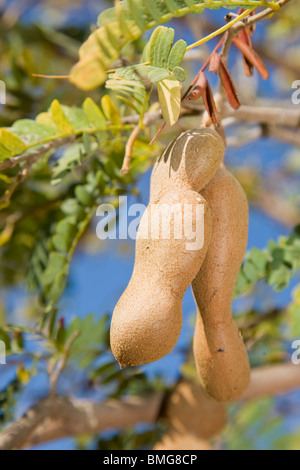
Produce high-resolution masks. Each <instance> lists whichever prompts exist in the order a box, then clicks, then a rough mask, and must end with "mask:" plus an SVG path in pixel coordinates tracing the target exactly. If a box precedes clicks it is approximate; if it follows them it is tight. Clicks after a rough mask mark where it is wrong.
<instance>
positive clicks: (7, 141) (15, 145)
mask: <svg viewBox="0 0 300 470" xmlns="http://www.w3.org/2000/svg"><path fill="white" fill-rule="evenodd" d="M0 141H1V144H2V145H4V147H5V148H6V149H7V150H9V151H10V152H11V153H12V154H13V155H18V154H20V153H22V152H24V150H25V149H26V145H25V144H24V142H23V141H22V140H21V139H19V137H17V136H16V135H14V134H12V133H11V132H9V131H8V130H7V129H1V131H0Z"/></svg>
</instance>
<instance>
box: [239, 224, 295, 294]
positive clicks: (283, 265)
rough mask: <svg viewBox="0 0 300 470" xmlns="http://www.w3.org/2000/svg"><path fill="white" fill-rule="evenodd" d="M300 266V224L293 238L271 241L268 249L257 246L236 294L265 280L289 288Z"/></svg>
mask: <svg viewBox="0 0 300 470" xmlns="http://www.w3.org/2000/svg"><path fill="white" fill-rule="evenodd" d="M299 269H300V226H298V227H296V228H295V229H294V231H293V233H292V234H291V235H290V236H289V237H282V238H280V240H279V241H278V242H277V243H275V242H274V241H271V242H270V243H269V246H268V248H267V249H266V250H263V251H261V250H258V249H257V248H253V249H252V250H251V251H250V252H249V253H247V255H246V260H245V263H244V264H243V266H242V268H241V270H240V273H239V276H238V279H237V283H236V288H235V296H236V297H237V296H239V295H241V294H243V293H245V292H247V291H249V290H250V289H251V287H253V286H254V285H255V284H256V283H257V282H258V281H260V280H261V279H265V281H266V282H267V284H269V285H271V286H273V287H274V289H275V290H276V291H280V290H283V289H285V288H286V287H287V286H288V285H289V283H290V281H291V279H292V277H293V276H294V275H295V274H296V272H297V271H298V270H299Z"/></svg>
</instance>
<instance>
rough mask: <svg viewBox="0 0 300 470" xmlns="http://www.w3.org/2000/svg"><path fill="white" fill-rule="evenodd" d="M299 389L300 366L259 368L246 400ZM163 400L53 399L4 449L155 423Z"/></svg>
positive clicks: (8, 433) (16, 426)
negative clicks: (102, 400) (94, 400)
mask: <svg viewBox="0 0 300 470" xmlns="http://www.w3.org/2000/svg"><path fill="white" fill-rule="evenodd" d="M297 388H300V366H296V365H293V364H281V365H275V366H266V367H262V368H257V369H254V370H253V371H252V378H251V383H250V386H249V388H248V390H247V392H246V393H245V394H244V396H243V397H242V401H248V400H253V399H258V398H262V397H266V396H275V395H278V394H281V393H285V392H288V391H291V390H294V389H297ZM175 390H176V389H175ZM163 399H164V395H163V394H161V393H154V394H152V395H149V396H147V397H141V398H135V399H131V400H128V401H116V400H108V401H106V402H102V403H92V402H89V401H87V400H77V399H74V398H60V397H56V396H51V397H49V398H47V399H45V400H43V401H41V402H39V403H38V404H37V405H36V406H35V407H34V408H32V409H31V410H30V411H29V412H28V413H27V414H26V415H25V416H24V417H23V418H21V419H20V420H19V421H17V422H15V423H13V424H11V425H9V426H8V427H7V428H6V429H4V430H3V431H2V432H1V433H0V450H12V449H20V448H23V447H30V446H33V445H36V444H39V443H43V442H49V441H51V440H54V439H60V438H63V437H69V436H77V435H81V434H87V435H89V434H96V433H100V432H102V431H104V430H107V429H125V428H126V427H128V426H133V425H135V424H137V423H155V422H156V420H157V418H158V416H159V412H160V410H161V406H162V402H163ZM195 411H196V410H195Z"/></svg>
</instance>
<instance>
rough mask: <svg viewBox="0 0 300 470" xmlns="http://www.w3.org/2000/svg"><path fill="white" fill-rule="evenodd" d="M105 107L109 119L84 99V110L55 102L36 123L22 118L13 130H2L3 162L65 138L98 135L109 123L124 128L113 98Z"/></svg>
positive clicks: (0, 152)
mask: <svg viewBox="0 0 300 470" xmlns="http://www.w3.org/2000/svg"><path fill="white" fill-rule="evenodd" d="M102 105H103V106H104V108H105V113H106V114H107V117H104V114H103V112H102V110H101V109H100V108H99V106H97V105H96V103H94V101H93V100H92V99H90V98H87V99H86V100H85V102H84V104H83V107H82V108H76V107H68V106H62V105H61V104H60V103H59V102H58V101H57V100H55V101H53V103H52V104H51V106H50V110H49V112H47V113H41V114H40V115H38V116H37V118H36V119H35V120H31V119H22V120H19V121H16V122H15V123H14V125H13V126H12V127H11V128H7V129H4V128H3V129H0V161H4V160H6V159H7V158H13V157H15V156H17V155H21V154H23V153H24V152H26V151H29V150H31V149H33V148H35V147H37V146H40V145H44V144H47V143H49V142H51V141H53V140H56V139H59V138H62V137H68V136H77V135H81V134H84V133H88V134H95V133H97V132H99V131H101V130H103V129H106V128H108V127H109V125H108V123H107V120H110V121H111V124H112V125H114V126H119V127H120V129H121V128H122V123H121V118H120V115H119V112H118V110H117V109H116V107H115V106H114V105H113V103H112V102H111V100H110V98H109V97H106V96H104V97H103V100H102Z"/></svg>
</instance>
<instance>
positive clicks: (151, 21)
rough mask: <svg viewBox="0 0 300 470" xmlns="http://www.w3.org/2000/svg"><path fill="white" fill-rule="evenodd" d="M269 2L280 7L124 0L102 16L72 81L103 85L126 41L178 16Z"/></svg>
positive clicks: (205, 0) (228, 1)
mask: <svg viewBox="0 0 300 470" xmlns="http://www.w3.org/2000/svg"><path fill="white" fill-rule="evenodd" d="M266 5H269V6H270V7H272V8H274V9H276V8H277V9H278V7H277V5H276V3H274V2H267V1H265V0H237V1H235V0H201V1H199V0H164V1H162V0H151V1H149V0H124V1H122V2H121V3H120V5H119V11H117V10H116V8H110V9H108V10H105V11H104V12H103V13H102V14H101V15H100V16H99V20H98V25H99V29H97V30H96V31H95V32H93V33H92V34H91V35H90V37H89V38H88V39H87V41H86V42H85V43H84V44H83V45H82V47H81V48H80V50H79V57H80V60H79V62H78V63H77V64H76V65H75V66H74V67H73V69H72V70H71V74H70V81H71V82H72V83H74V84H75V85H76V86H77V87H79V88H81V89H83V90H91V89H93V88H96V87H97V86H100V85H101V84H102V83H104V82H105V80H106V76H107V75H106V70H108V69H109V66H110V64H111V63H112V62H113V61H115V60H116V59H117V58H118V57H119V56H120V52H121V50H122V49H123V47H124V46H125V45H126V44H128V43H129V42H131V41H134V40H136V39H138V38H139V37H141V35H142V34H143V32H144V31H146V30H149V29H151V28H153V27H154V26H156V25H158V24H162V23H166V22H168V21H170V20H171V19H172V18H174V17H180V16H184V15H186V14H187V13H196V14H198V13H201V12H202V11H203V10H205V9H206V8H210V9H219V8H222V7H225V8H229V9H231V10H234V9H236V8H239V7H243V8H248V7H255V6H266ZM158 59H159V60H160V59H161V58H160V57H158ZM177 65H178V64H177Z"/></svg>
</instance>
